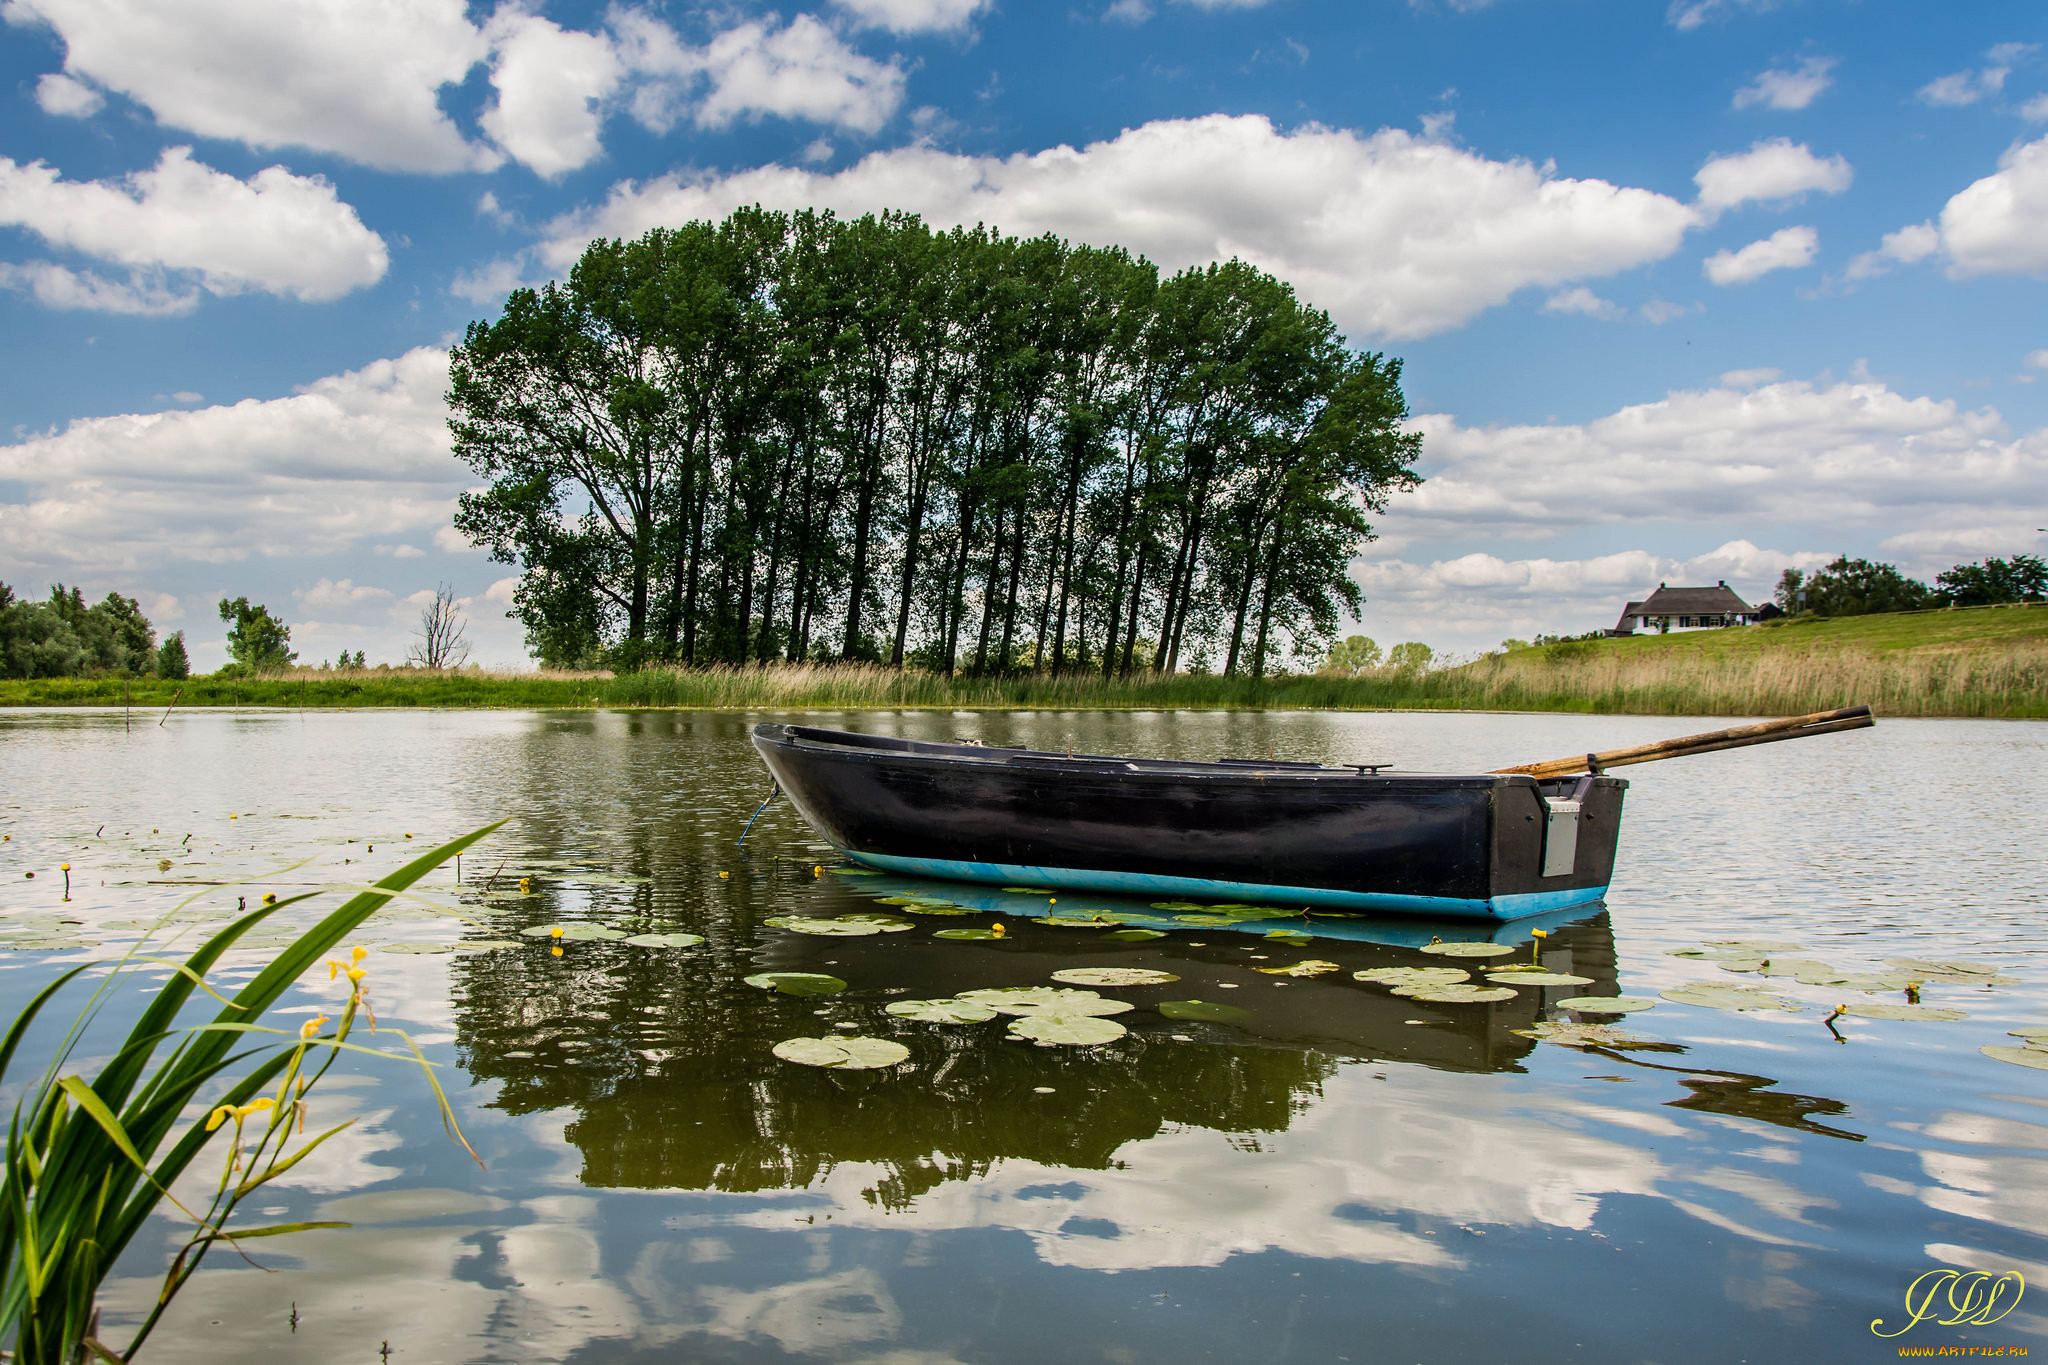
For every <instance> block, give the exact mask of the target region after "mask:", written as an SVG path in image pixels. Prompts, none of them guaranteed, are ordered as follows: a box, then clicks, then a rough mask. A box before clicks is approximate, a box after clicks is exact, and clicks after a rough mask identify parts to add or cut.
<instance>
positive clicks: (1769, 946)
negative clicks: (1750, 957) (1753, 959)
mask: <svg viewBox="0 0 2048 1365" xmlns="http://www.w3.org/2000/svg"><path fill="white" fill-rule="evenodd" d="M1705 943H1706V945H1707V946H1708V947H1709V948H1731V949H1734V950H1735V951H1737V952H1741V953H1796V952H1798V951H1800V948H1801V946H1802V945H1800V944H1797V943H1787V942H1785V941H1784V940H1783V939H1775V938H1710V939H1707V940H1705Z"/></svg>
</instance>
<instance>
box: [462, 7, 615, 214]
mask: <svg viewBox="0 0 2048 1365" xmlns="http://www.w3.org/2000/svg"><path fill="white" fill-rule="evenodd" d="M485 35H486V36H487V37H488V38H489V40H490V43H491V84H492V85H493V86H494V87H496V89H497V92H498V97H497V100H496V101H495V102H494V103H493V104H492V105H491V107H490V108H488V109H486V110H485V111H484V114H483V128H484V131H485V132H486V133H488V134H489V135H490V138H491V141H493V142H495V143H497V144H498V146H500V147H502V148H503V149H504V150H505V152H506V153H507V154H508V155H509V156H511V157H513V158H514V159H515V160H517V161H520V162H522V163H524V164H525V165H527V166H529V167H531V168H532V169H533V170H534V171H535V172H537V173H538V174H540V175H542V176H546V177H549V178H553V177H555V176H559V175H562V174H563V173H565V172H568V171H573V170H575V169H576V168H577V167H579V166H583V165H587V164H588V163H590V162H591V161H593V160H595V159H596V158H597V156H598V154H599V153H600V152H601V151H602V150H603V148H602V145H601V144H600V142H599V138H598V131H599V127H600V125H601V123H602V115H601V113H600V110H599V107H598V106H599V103H600V101H602V100H603V99H604V98H605V97H606V96H608V95H610V94H611V93H612V91H613V90H614V89H615V88H617V86H618V84H619V81H620V78H621V77H622V76H623V75H624V66H623V64H622V63H621V62H620V60H619V57H618V54H617V53H616V52H615V51H614V50H613V48H612V42H611V39H610V38H609V37H607V36H606V35H604V34H601V33H578V32H574V31H572V30H569V29H565V28H562V27H561V26H559V25H558V24H555V23H553V22H551V21H549V20H547V19H543V18H541V17H540V16H539V15H537V14H526V13H522V12H520V11H518V10H515V9H510V8H507V9H503V10H500V11H499V12H498V14H497V16H496V17H494V18H493V19H492V20H491V22H490V23H489V25H487V26H486V28H485Z"/></svg>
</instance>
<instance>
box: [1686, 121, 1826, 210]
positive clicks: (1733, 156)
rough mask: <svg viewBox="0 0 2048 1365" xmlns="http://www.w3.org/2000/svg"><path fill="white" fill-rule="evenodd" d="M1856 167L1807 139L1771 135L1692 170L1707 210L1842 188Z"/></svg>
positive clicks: (1792, 197)
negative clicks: (1819, 150)
mask: <svg viewBox="0 0 2048 1365" xmlns="http://www.w3.org/2000/svg"><path fill="white" fill-rule="evenodd" d="M1852 179H1854V172H1853V171H1852V170H1851V169H1850V166H1849V163H1848V161H1847V160H1846V159H1845V158H1843V157H1839V156H1830V157H1819V156H1815V155H1814V154H1813V152H1812V151H1811V150H1810V149H1809V148H1808V147H1807V145H1806V144H1805V143H1803V142H1794V141H1792V140H1791V139H1790V138H1783V137H1779V138H1771V139H1769V140H1767V141H1761V142H1757V143H1754V144H1752V145H1751V147H1750V149H1749V150H1748V151H1746V152H1731V153H1728V154H1726V155H1723V156H1716V157H1710V158H1709V159H1708V160H1707V163H1706V164H1705V165H1704V166H1701V167H1700V169H1699V170H1698V172H1696V173H1695V174H1694V175H1693V183H1694V184H1696V185H1698V186H1699V187H1700V196H1699V203H1700V207H1701V208H1702V209H1704V210H1706V211H1707V212H1709V213H1719V212H1721V211H1722V210H1724V209H1732V208H1734V207H1736V206H1737V205H1738V204H1747V203H1753V202H1755V203H1783V202H1786V201H1788V200H1792V199H1796V198H1798V197H1799V196H1800V195H1802V194H1806V193H1809V192H1811V191H1814V190H1818V191H1820V192H1821V193H1823V194H1840V193H1841V192H1842V191H1843V190H1846V189H1848V188H1849V183H1850V181H1851V180H1852Z"/></svg>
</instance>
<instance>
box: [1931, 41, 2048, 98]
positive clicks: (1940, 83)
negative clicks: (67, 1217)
mask: <svg viewBox="0 0 2048 1365" xmlns="http://www.w3.org/2000/svg"><path fill="white" fill-rule="evenodd" d="M2039 50H2040V44H2038V43H2000V44H1998V45H1997V46H1996V47H1993V48H1991V49H1989V50H1988V51H1986V52H1985V54H1984V58H1985V62H1984V65H1983V66H1979V67H1972V68H1969V69H1967V70H1963V71H1953V72H1950V73H1949V74H1948V75H1946V76H1941V77H1938V78H1937V79H1935V80H1931V81H1929V82H1928V83H1927V84H1925V85H1923V86H1921V87H1920V89H1919V91H1918V92H1917V93H1916V94H1915V96H1914V98H1916V99H1918V100H1919V101H1920V102H1921V103H1922V104H1931V105H1934V106H1936V107H1937V108H1950V109H1954V108H1960V107H1962V106H1963V105H1968V104H1975V103H1977V101H1979V100H1982V99H1988V98H1990V97H1991V96H1994V95H1997V94H1999V93H2000V92H2002V91H2003V90H2004V89H2005V78H2006V77H2007V76H2009V75H2011V74H2012V68H2013V64H2014V63H2016V62H2020V61H2024V60H2026V59H2027V58H2028V57H2030V56H2032V55H2033V54H2034V53H2035V52H2037V51H2039Z"/></svg>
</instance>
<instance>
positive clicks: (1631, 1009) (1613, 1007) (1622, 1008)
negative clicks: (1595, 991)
mask: <svg viewBox="0 0 2048 1365" xmlns="http://www.w3.org/2000/svg"><path fill="white" fill-rule="evenodd" d="M1557 1003H1558V1007H1559V1008H1560V1009H1568V1010H1578V1011H1579V1012H1580V1013H1582V1014H1634V1013H1635V1012H1636V1011H1637V1010H1647V1009H1655V1008H1656V1006H1657V1002H1656V1001H1654V1000H1651V999H1648V998H1646V997H1644V996H1640V995H1575V996H1573V997H1572V998H1571V999H1569V1000H1560V1001H1558V1002H1557Z"/></svg>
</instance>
